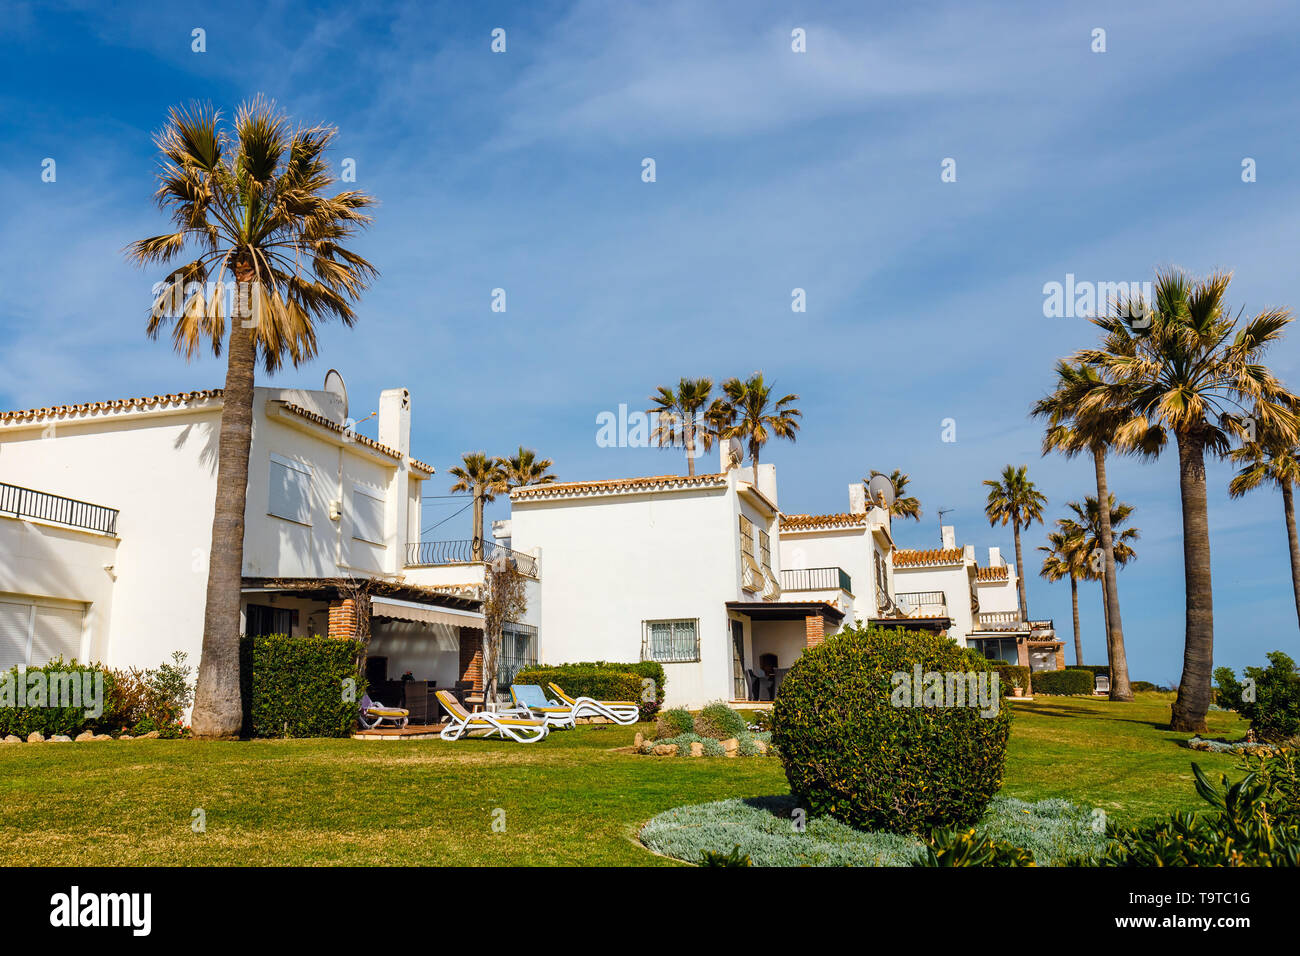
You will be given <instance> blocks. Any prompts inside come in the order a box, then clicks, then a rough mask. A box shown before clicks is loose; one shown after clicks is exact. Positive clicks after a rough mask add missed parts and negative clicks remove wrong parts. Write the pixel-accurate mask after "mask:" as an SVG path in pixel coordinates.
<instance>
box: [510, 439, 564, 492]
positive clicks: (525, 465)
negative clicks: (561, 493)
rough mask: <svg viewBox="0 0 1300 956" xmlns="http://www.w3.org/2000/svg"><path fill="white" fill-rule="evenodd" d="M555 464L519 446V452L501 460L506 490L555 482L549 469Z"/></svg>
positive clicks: (529, 449)
mask: <svg viewBox="0 0 1300 956" xmlns="http://www.w3.org/2000/svg"><path fill="white" fill-rule="evenodd" d="M554 464H555V462H553V461H551V459H549V458H538V457H537V452H536V451H535V450H533V449H532V448H525V447H524V446H523V445H520V446H519V451H517V452H515V453H514V454H513V455H511V456H510V457H509V458H504V459H502V467H503V468H504V469H505V473H506V490H507V491H509V490H510V489H511V488H522V487H524V486H525V485H549V484H551V483H552V482H553V481H555V476H554V475H553V474H551V467H552V466H553V465H554Z"/></svg>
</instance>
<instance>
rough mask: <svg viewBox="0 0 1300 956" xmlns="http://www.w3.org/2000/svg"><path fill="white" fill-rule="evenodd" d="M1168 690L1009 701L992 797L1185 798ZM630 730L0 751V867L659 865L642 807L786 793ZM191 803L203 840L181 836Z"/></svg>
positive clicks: (1132, 813) (1237, 730)
mask: <svg viewBox="0 0 1300 956" xmlns="http://www.w3.org/2000/svg"><path fill="white" fill-rule="evenodd" d="M1170 697H1171V695H1155V694H1143V695H1139V698H1140V699H1139V700H1138V701H1137V702H1135V703H1132V704H1111V703H1109V702H1107V701H1093V700H1084V699H1077V698H1059V699H1056V700H1051V699H1045V698H1040V699H1039V700H1038V701H1035V702H1032V703H1019V704H1016V705H1015V708H1016V720H1015V723H1014V725H1013V729H1012V738H1011V745H1010V752H1009V755H1008V766H1007V774H1006V783H1005V785H1004V788H1003V791H1002V792H1003V794H1004V795H1006V796H1010V797H1018V798H1021V799H1024V800H1030V801H1037V800H1040V799H1044V798H1047V797H1063V798H1065V799H1067V800H1070V801H1071V802H1074V803H1077V804H1080V805H1084V806H1089V807H1093V806H1099V807H1103V808H1105V809H1106V810H1107V812H1108V813H1109V814H1110V815H1111V816H1112V817H1113V818H1115V819H1117V820H1119V821H1121V822H1131V821H1135V820H1137V819H1138V818H1140V817H1142V816H1146V815H1150V814H1153V813H1159V812H1164V811H1168V810H1174V809H1192V808H1195V807H1196V806H1197V803H1198V801H1197V798H1196V796H1195V794H1194V792H1193V790H1192V783H1191V780H1192V778H1191V767H1190V764H1191V761H1192V760H1193V759H1195V760H1196V761H1197V762H1198V763H1200V764H1201V766H1202V767H1204V768H1206V769H1207V770H1210V771H1217V770H1228V769H1230V768H1231V767H1233V766H1234V763H1235V761H1234V759H1233V758H1232V757H1231V756H1227V755H1220V754H1207V753H1193V752H1192V751H1189V750H1187V749H1185V748H1183V747H1179V746H1178V741H1179V740H1181V739H1184V738H1185V736H1186V735H1180V734H1175V733H1170V732H1169V731H1165V730H1162V729H1160V726H1159V724H1160V721H1161V720H1162V719H1166V720H1167V718H1168V712H1169V700H1170ZM1210 718H1211V719H1210V730H1211V733H1212V734H1214V735H1215V736H1225V735H1226V736H1239V735H1240V734H1241V733H1244V731H1245V724H1244V723H1243V722H1242V721H1241V720H1240V719H1239V718H1238V717H1237V716H1236V715H1235V714H1225V713H1215V714H1211V715H1210ZM636 729H637V728H631V727H615V726H589V727H581V728H578V729H577V730H573V731H566V732H557V733H554V734H552V735H551V736H550V737H549V738H548V739H547V740H545V741H543V742H542V743H540V744H536V745H531V746H521V745H519V744H513V743H506V742H499V741H485V740H472V741H461V742H457V743H445V742H443V741H437V740H435V741H411V742H403V743H388V742H368V741H356V740H297V741H254V742H244V743H217V742H213V743H207V742H197V741H167V740H136V741H130V742H111V743H110V742H102V743H92V744H62V745H59V744H40V745H29V744H13V745H0V865H10V866H12V865H22V864H45V865H78V866H91V865H115V864H116V865H140V864H156V865H163V864H170V865H204V864H221V865H258V866H274V865H279V864H306V865H312V864H343V863H347V864H388V865H397V864H416V865H476V864H477V865H530V864H561V865H563V864H586V865H615V866H617V865H665V864H671V863H672V861H670V860H666V859H664V858H662V857H657V856H654V855H652V854H650V853H648V852H647V851H646V850H644V849H643V848H642V847H641V846H640V845H639V844H637V843H636V842H635V834H636V832H637V831H638V829H639V828H640V826H641V824H643V823H645V822H646V821H647V820H649V819H650V818H651V817H653V816H655V815H656V814H658V813H661V812H662V811H664V810H667V809H670V808H672V807H675V806H681V805H684V804H693V803H708V802H711V801H715V800H724V799H727V798H729V797H739V798H748V797H763V796H774V795H783V794H786V793H788V787H787V786H786V782H785V775H784V773H783V772H782V769H781V764H780V761H779V760H777V759H775V758H765V757H760V758H750V759H745V760H738V759H733V760H728V759H724V758H711V759H681V758H678V759H669V758H655V757H640V756H633V755H631V754H629V753H626V752H621V748H625V747H628V746H629V745H630V744H631V742H632V736H633V733H634V732H635V730H636ZM640 729H642V730H643V731H644V730H646V727H645V726H644V725H643V726H642V727H641V728H640ZM196 809H201V810H203V811H204V814H205V817H206V828H207V829H206V832H204V833H195V832H193V830H192V826H191V825H192V822H193V820H194V815H193V813H194V811H195V810H196ZM498 810H503V811H504V832H496V831H495V830H494V823H496V824H498V826H499V824H500V821H501V820H502V816H501V814H500V813H497V812H495V811H498Z"/></svg>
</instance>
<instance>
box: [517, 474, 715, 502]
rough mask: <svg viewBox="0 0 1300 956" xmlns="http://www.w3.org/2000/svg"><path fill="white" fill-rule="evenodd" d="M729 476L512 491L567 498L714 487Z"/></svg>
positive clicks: (656, 478) (580, 483)
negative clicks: (665, 489) (662, 489)
mask: <svg viewBox="0 0 1300 956" xmlns="http://www.w3.org/2000/svg"><path fill="white" fill-rule="evenodd" d="M726 480H727V476H726V475H724V474H714V475H695V476H689V475H655V476H653V477H650V478H611V479H607V480H604V481H568V482H558V481H557V482H552V483H550V484H546V485H527V486H525V487H523V488H516V489H514V491H512V492H510V498H511V500H513V501H519V500H520V499H523V498H566V497H571V496H574V495H600V494H617V493H619V492H624V491H643V490H645V491H658V490H659V489H661V488H713V487H720V486H722V485H724V484H726Z"/></svg>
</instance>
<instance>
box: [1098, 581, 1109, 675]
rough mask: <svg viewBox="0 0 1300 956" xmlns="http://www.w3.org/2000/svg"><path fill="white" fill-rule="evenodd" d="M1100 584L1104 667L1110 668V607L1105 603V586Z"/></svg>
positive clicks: (1102, 583)
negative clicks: (1104, 653) (1104, 638)
mask: <svg viewBox="0 0 1300 956" xmlns="http://www.w3.org/2000/svg"><path fill="white" fill-rule="evenodd" d="M1099 583H1101V624H1102V630H1101V632H1102V634H1103V635H1105V636H1106V638H1107V640H1106V666H1107V667H1109V666H1110V639H1109V638H1110V606H1109V605H1108V604H1107V603H1106V584H1105V582H1099Z"/></svg>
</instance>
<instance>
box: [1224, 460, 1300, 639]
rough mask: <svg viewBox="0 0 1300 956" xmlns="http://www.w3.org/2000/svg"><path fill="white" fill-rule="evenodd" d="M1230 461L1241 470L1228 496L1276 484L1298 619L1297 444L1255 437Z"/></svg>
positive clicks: (1299, 473)
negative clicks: (1288, 551) (1235, 463)
mask: <svg viewBox="0 0 1300 956" xmlns="http://www.w3.org/2000/svg"><path fill="white" fill-rule="evenodd" d="M1231 457H1232V460H1233V461H1235V462H1237V463H1238V464H1240V465H1241V469H1240V470H1239V471H1238V472H1237V474H1236V475H1234V476H1233V478H1232V480H1231V481H1230V482H1228V493H1229V494H1230V495H1232V497H1234V498H1240V497H1241V496H1242V495H1244V494H1246V492H1248V491H1253V490H1254V489H1256V488H1258V487H1260V486H1261V485H1263V484H1266V483H1267V484H1273V485H1277V487H1278V489H1279V490H1280V491H1281V492H1282V514H1283V517H1284V518H1285V519H1286V537H1287V544H1288V545H1289V546H1290V552H1291V590H1292V591H1293V592H1294V593H1295V609H1296V617H1297V619H1300V541H1298V540H1297V538H1296V524H1295V498H1294V495H1295V485H1296V484H1297V483H1300V445H1297V444H1295V443H1294V442H1293V443H1290V444H1288V443H1286V442H1282V441H1277V440H1274V439H1272V438H1271V436H1266V435H1259V436H1258V439H1257V440H1256V441H1247V442H1246V443H1244V444H1243V445H1242V446H1241V447H1240V448H1236V449H1233V451H1232V453H1231Z"/></svg>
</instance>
